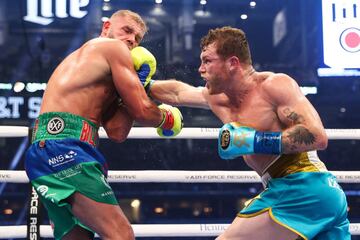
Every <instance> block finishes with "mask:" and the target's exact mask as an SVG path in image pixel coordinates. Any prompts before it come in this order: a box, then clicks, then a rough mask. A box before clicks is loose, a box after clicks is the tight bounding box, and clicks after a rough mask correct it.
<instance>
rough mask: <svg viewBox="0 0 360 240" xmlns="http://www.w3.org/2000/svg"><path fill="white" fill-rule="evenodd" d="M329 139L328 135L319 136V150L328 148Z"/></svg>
mask: <svg viewBox="0 0 360 240" xmlns="http://www.w3.org/2000/svg"><path fill="white" fill-rule="evenodd" d="M328 142H329V141H328V137H327V135H326V133H325V132H324V133H322V134H319V135H318V137H317V139H316V145H317V149H318V150H324V149H326V148H327V146H328Z"/></svg>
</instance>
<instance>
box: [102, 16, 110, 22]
mask: <svg viewBox="0 0 360 240" xmlns="http://www.w3.org/2000/svg"><path fill="white" fill-rule="evenodd" d="M109 19H110V18H108V17H102V18H101V21H102V22H106V21H108V20H109Z"/></svg>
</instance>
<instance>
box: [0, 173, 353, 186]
mask: <svg viewBox="0 0 360 240" xmlns="http://www.w3.org/2000/svg"><path fill="white" fill-rule="evenodd" d="M331 173H332V174H334V175H335V176H336V178H337V180H338V182H340V183H359V182H360V171H331ZM108 181H109V182H116V183H169V182H177V183H260V182H261V178H260V176H259V175H258V174H257V173H256V172H254V171H173V170H141V171H132V170H126V171H109V174H108ZM0 182H8V183H27V182H29V179H28V177H27V176H26V173H25V171H21V170H0Z"/></svg>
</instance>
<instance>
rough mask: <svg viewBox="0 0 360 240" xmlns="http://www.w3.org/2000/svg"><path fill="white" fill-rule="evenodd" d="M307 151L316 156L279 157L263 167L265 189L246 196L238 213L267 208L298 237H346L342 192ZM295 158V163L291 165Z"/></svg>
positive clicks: (251, 214)
mask: <svg viewBox="0 0 360 240" xmlns="http://www.w3.org/2000/svg"><path fill="white" fill-rule="evenodd" d="M308 155H310V156H311V155H313V156H312V158H313V159H314V158H316V155H315V156H314V154H312V153H310V154H308V153H303V154H296V155H287V156H285V155H283V156H282V157H281V158H279V159H278V160H277V162H276V163H275V165H273V166H271V167H270V168H269V169H268V170H267V174H266V176H267V178H263V181H264V185H265V186H266V188H265V190H264V191H263V192H262V193H260V194H259V195H258V196H256V197H254V198H253V199H250V200H249V201H248V202H247V203H246V204H245V205H246V206H245V207H244V208H243V209H242V210H241V211H240V212H239V213H238V217H242V218H249V217H254V216H257V215H259V214H261V213H264V212H266V211H268V212H269V214H270V216H271V218H272V219H273V220H274V221H275V222H277V223H278V224H280V225H282V226H284V227H286V228H288V229H289V230H291V231H293V232H295V233H296V234H298V235H299V236H301V237H302V239H306V240H308V239H316V240H329V239H342V240H348V239H350V238H351V236H350V233H349V221H348V219H347V202H346V196H345V194H344V192H343V190H342V189H341V187H340V186H339V184H338V183H337V181H336V178H335V176H334V175H332V174H331V173H330V172H327V171H326V169H325V168H324V165H323V167H322V168H321V167H319V168H315V167H314V166H312V163H311V161H308V159H309V158H308ZM295 161H296V162H298V163H299V164H298V165H297V167H296V168H294V166H293V168H292V169H291V167H290V166H291V163H292V162H295ZM317 164H318V166H320V164H321V162H320V161H319V160H318V161H317ZM280 169H281V171H279V170H280ZM290 169H291V170H290ZM319 170H322V171H319ZM291 171H294V172H293V173H292V172H291ZM279 174H280V175H279ZM271 176H275V177H274V178H273V177H271Z"/></svg>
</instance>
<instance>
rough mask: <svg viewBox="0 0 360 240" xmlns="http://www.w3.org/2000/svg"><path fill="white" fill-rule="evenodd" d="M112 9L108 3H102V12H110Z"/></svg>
mask: <svg viewBox="0 0 360 240" xmlns="http://www.w3.org/2000/svg"><path fill="white" fill-rule="evenodd" d="M111 9H112V7H111V4H110V3H104V5H103V6H102V10H103V11H111Z"/></svg>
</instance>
